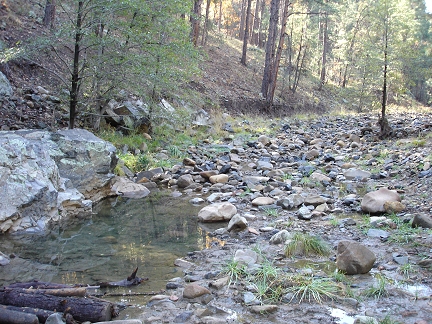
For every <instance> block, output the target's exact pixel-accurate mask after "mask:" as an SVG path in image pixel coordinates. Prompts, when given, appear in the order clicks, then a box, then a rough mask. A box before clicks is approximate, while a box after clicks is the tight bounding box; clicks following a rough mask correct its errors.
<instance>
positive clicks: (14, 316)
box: [0, 309, 39, 324]
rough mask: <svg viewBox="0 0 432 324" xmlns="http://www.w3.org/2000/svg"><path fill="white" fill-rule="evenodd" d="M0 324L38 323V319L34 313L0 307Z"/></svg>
mask: <svg viewBox="0 0 432 324" xmlns="http://www.w3.org/2000/svg"><path fill="white" fill-rule="evenodd" d="M0 323H1V324H39V319H38V317H37V316H36V315H34V314H27V313H21V312H17V311H14V310H10V309H1V311H0Z"/></svg>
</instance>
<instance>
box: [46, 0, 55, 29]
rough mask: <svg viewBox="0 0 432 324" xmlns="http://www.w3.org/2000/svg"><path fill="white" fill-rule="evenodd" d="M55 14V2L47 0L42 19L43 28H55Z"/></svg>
mask: <svg viewBox="0 0 432 324" xmlns="http://www.w3.org/2000/svg"><path fill="white" fill-rule="evenodd" d="M55 12H56V0H47V1H46V4H45V14H44V17H43V24H44V26H45V27H48V26H49V27H50V28H51V29H53V28H54V26H55Z"/></svg>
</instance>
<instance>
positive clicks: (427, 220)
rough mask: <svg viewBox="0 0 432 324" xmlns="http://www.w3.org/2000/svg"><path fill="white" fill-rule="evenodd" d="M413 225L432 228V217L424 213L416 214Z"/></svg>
mask: <svg viewBox="0 0 432 324" xmlns="http://www.w3.org/2000/svg"><path fill="white" fill-rule="evenodd" d="M412 227H423V228H432V217H431V216H429V215H424V214H416V215H415V216H414V218H413V220H412Z"/></svg>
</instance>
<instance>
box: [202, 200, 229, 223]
mask: <svg viewBox="0 0 432 324" xmlns="http://www.w3.org/2000/svg"><path fill="white" fill-rule="evenodd" d="M236 213H237V208H236V207H235V206H234V205H233V204H231V203H229V202H220V203H214V204H211V205H209V206H206V207H204V208H202V209H201V210H200V211H199V213H198V220H199V221H201V222H219V221H227V220H230V219H231V218H232V217H233V216H234V215H235V214H236Z"/></svg>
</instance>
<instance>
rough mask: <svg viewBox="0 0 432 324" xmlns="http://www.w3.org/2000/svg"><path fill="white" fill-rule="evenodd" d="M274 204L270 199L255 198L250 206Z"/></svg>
mask: <svg viewBox="0 0 432 324" xmlns="http://www.w3.org/2000/svg"><path fill="white" fill-rule="evenodd" d="M274 203H275V200H274V199H273V198H270V197H257V198H255V199H254V200H252V205H254V206H267V205H272V204H274Z"/></svg>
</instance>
